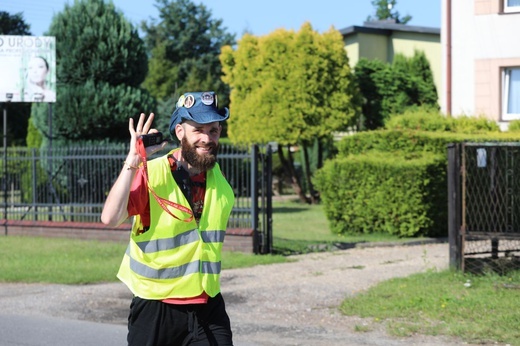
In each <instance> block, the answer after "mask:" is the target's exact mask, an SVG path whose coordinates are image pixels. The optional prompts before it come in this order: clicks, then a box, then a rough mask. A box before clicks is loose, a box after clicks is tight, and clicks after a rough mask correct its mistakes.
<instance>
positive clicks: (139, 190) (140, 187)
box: [127, 155, 208, 304]
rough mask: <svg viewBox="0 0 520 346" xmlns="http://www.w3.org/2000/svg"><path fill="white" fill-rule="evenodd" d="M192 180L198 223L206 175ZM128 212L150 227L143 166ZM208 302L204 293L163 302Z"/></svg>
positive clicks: (137, 176) (173, 166)
mask: <svg viewBox="0 0 520 346" xmlns="http://www.w3.org/2000/svg"><path fill="white" fill-rule="evenodd" d="M168 161H169V162H170V168H171V171H172V173H173V172H174V171H175V170H177V163H176V161H175V159H174V158H173V157H171V155H170V156H168ZM190 180H191V181H192V187H191V195H192V206H193V208H192V211H193V215H194V217H195V219H196V220H197V222H198V221H199V219H200V215H201V214H202V208H203V206H204V194H205V193H206V188H205V184H204V183H205V181H206V174H205V173H204V172H202V173H200V174H197V175H194V176H190ZM127 211H128V215H129V216H134V215H139V216H140V217H141V221H142V223H143V226H144V227H145V228H146V227H149V226H150V195H149V193H148V182H147V181H146V177H145V175H144V173H143V167H142V166H141V167H140V168H139V169H138V170H137V174H136V176H135V178H134V181H133V182H132V187H131V189H130V196H129V199H128V206H127ZM207 301H208V295H207V294H206V292H202V294H201V295H200V296H198V297H191V298H168V299H164V300H163V302H165V303H169V304H204V303H206V302H207Z"/></svg>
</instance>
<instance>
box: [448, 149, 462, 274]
mask: <svg viewBox="0 0 520 346" xmlns="http://www.w3.org/2000/svg"><path fill="white" fill-rule="evenodd" d="M460 170H461V166H460V144H454V143H450V144H448V239H449V245H450V267H452V268H454V269H461V268H462V253H461V252H462V251H461V245H462V244H461V235H460V226H461V195H460V193H461V189H460Z"/></svg>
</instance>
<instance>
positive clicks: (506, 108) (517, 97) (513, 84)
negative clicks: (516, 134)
mask: <svg viewBox="0 0 520 346" xmlns="http://www.w3.org/2000/svg"><path fill="white" fill-rule="evenodd" d="M502 80H503V87H502V118H503V120H515V119H520V67H508V68H505V69H504V71H503V76H502Z"/></svg>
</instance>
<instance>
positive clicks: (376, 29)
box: [339, 21, 441, 36]
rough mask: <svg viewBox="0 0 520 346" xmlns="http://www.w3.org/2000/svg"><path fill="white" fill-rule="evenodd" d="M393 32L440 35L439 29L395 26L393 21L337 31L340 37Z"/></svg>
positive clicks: (376, 22)
mask: <svg viewBox="0 0 520 346" xmlns="http://www.w3.org/2000/svg"><path fill="white" fill-rule="evenodd" d="M394 31H403V32H413V33H419V34H432V35H440V33H441V29H440V28H431V27H426V26H414V25H405V24H397V23H395V22H394V21H373V22H365V23H363V26H358V25H353V26H349V27H347V28H344V29H341V30H339V32H340V33H341V35H343V36H347V35H350V34H354V33H366V34H379V35H391V34H392V33H393V32H394Z"/></svg>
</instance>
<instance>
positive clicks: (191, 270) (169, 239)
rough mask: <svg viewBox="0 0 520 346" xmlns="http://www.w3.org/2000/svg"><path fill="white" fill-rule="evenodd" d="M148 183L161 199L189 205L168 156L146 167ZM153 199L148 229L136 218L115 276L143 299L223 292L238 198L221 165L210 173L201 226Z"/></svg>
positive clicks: (153, 161) (212, 294) (186, 296)
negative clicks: (224, 260) (224, 255)
mask: <svg viewBox="0 0 520 346" xmlns="http://www.w3.org/2000/svg"><path fill="white" fill-rule="evenodd" d="M148 184H149V186H150V187H151V188H152V189H153V190H154V191H155V192H156V194H157V195H159V196H161V197H162V198H166V199H168V200H170V201H173V202H175V203H178V204H180V205H183V206H188V207H187V208H188V209H190V207H189V203H188V201H187V200H186V197H185V196H184V194H183V193H182V191H181V189H180V187H178V185H177V183H176V182H175V179H174V178H173V176H172V174H171V169H170V164H169V162H168V158H167V156H166V155H165V156H163V157H160V158H157V159H154V160H151V161H149V162H148ZM149 198H150V228H149V230H148V231H146V232H144V233H140V234H139V232H138V231H139V230H140V229H142V223H141V220H140V217H139V216H135V217H134V223H133V226H132V232H131V236H130V242H129V245H128V247H127V250H126V253H125V255H124V257H123V261H122V263H121V266H120V268H119V272H118V274H117V277H118V278H119V279H120V280H121V281H122V282H124V283H125V284H126V285H127V286H128V288H129V289H130V291H132V293H133V294H134V295H136V296H138V297H141V298H144V299H154V300H160V299H166V298H189V297H196V296H199V295H200V294H202V292H206V293H207V294H208V295H209V296H210V297H214V296H215V295H217V294H218V293H219V292H220V271H221V251H222V245H223V242H224V236H225V229H226V225H227V222H228V219H229V215H230V214H231V209H232V207H233V203H234V199H235V197H234V193H233V190H232V188H231V186H230V185H229V183H228V182H227V180H226V179H225V178H224V176H223V175H222V172H221V171H220V167H219V166H218V164H216V165H215V167H214V168H212V169H211V170H208V171H207V172H206V193H205V197H204V208H203V210H202V215H201V217H200V221H199V225H198V226H197V222H196V221H195V219H193V220H191V221H190V222H185V221H182V220H185V219H187V218H188V217H189V216H190V215H188V214H187V213H185V212H182V211H180V210H177V209H175V208H172V207H168V208H169V210H170V211H171V212H172V213H173V214H174V215H176V216H177V217H179V219H180V220H178V219H176V218H174V217H172V216H171V215H169V214H168V213H167V212H166V211H164V209H163V208H162V207H161V206H160V205H159V203H158V202H157V201H156V200H155V198H154V197H153V195H152V194H151V193H150V194H149Z"/></svg>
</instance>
